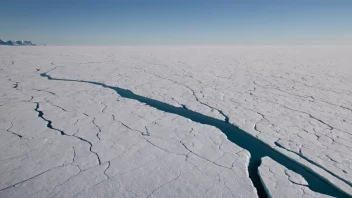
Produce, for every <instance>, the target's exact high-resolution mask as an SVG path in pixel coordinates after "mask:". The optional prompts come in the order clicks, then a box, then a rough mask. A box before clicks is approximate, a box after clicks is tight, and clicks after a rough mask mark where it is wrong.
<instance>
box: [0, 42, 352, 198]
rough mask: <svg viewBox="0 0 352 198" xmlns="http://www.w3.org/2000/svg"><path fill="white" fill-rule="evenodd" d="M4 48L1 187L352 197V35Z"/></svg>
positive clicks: (3, 192) (8, 193)
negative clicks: (304, 41)
mask: <svg viewBox="0 0 352 198" xmlns="http://www.w3.org/2000/svg"><path fill="white" fill-rule="evenodd" d="M0 57H1V58H0V77H1V78H0V83H1V87H0V90H1V92H0V93H1V98H0V135H1V138H0V141H1V144H0V160H1V163H0V172H1V176H0V197H257V196H258V195H259V196H260V197H265V196H267V195H269V196H270V195H271V196H274V197H277V196H275V195H278V194H275V193H279V194H280V192H282V189H281V188H278V187H277V186H276V187H273V188H272V189H273V190H272V192H274V193H269V194H267V192H268V189H270V188H269V187H270V185H271V184H268V183H267V181H268V179H269V180H272V182H277V181H281V180H282V181H283V180H284V179H283V178H278V177H276V176H268V171H269V170H270V169H269V170H267V169H266V168H265V167H267V166H268V165H270V166H271V165H272V166H277V167H280V169H279V168H278V169H275V171H277V172H274V173H273V174H274V175H279V176H280V174H282V173H283V172H288V171H289V173H290V174H291V175H294V178H295V179H297V178H299V181H302V182H305V183H304V185H303V186H298V187H297V185H291V183H290V182H289V181H291V180H287V179H286V180H285V182H286V183H285V182H283V183H282V184H281V182H280V185H282V186H283V188H290V190H287V191H285V192H292V197H295V196H296V194H295V195H293V194H294V193H295V192H297V193H298V194H297V195H304V196H324V194H326V195H329V196H336V197H350V196H352V154H351V151H352V131H351V126H352V66H351V63H352V47H348V46H346V47H334V46H329V47H325V46H320V47H308V46H306V47H298V46H297V47H270V46H266V47H255V46H252V47H215V46H214V47H205V46H204V47H137V46H136V47H0ZM263 157H264V158H263ZM261 159H265V160H263V164H262V165H261V166H260V163H261ZM264 162H266V163H264ZM265 164H266V165H267V166H264V165H265ZM270 166H269V167H270ZM258 170H260V171H259V172H260V173H261V175H260V177H259V175H258ZM269 172H270V171H269ZM270 174H271V173H270ZM263 175H264V176H263ZM266 176H268V177H266ZM262 182H264V185H263V183H262ZM286 184H289V185H286ZM302 189H304V192H309V193H308V194H302ZM277 190H278V191H277ZM280 190H281V191H280ZM269 192H270V191H269ZM299 193H301V194H299ZM288 196H290V194H289V195H288Z"/></svg>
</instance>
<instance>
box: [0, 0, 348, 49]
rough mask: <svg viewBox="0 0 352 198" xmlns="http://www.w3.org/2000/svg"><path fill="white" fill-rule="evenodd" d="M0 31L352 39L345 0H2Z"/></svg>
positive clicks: (155, 41) (129, 39)
mask: <svg viewBox="0 0 352 198" xmlns="http://www.w3.org/2000/svg"><path fill="white" fill-rule="evenodd" d="M0 39H3V40H10V39H11V40H31V41H32V42H33V43H37V44H41V43H43V44H44V43H45V44H49V45H290V44H294V45H296V44H299V45H303V44H307V45H311V44H321V45H335V44H337V45H339V44H349V45H351V44H352V0H99V1H97V0H3V1H2V2H1V4H0Z"/></svg>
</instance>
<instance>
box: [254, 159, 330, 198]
mask: <svg viewBox="0 0 352 198" xmlns="http://www.w3.org/2000/svg"><path fill="white" fill-rule="evenodd" d="M259 175H260V178H261V179H262V181H263V184H264V185H265V189H266V191H267V193H268V195H269V197H305V198H308V197H330V196H326V195H324V194H319V193H316V192H313V191H311V190H310V189H309V188H308V187H307V185H308V183H307V181H306V180H305V179H304V178H303V177H302V176H301V175H298V174H297V173H295V172H293V171H291V170H288V169H287V168H285V167H284V166H282V165H280V164H278V163H276V162H275V161H273V160H272V159H270V158H268V157H264V158H262V163H261V165H260V166H259Z"/></svg>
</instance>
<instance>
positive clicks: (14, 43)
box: [0, 39, 36, 46]
mask: <svg viewBox="0 0 352 198" xmlns="http://www.w3.org/2000/svg"><path fill="white" fill-rule="evenodd" d="M0 45H10V46H36V45H35V44H33V43H32V42H31V41H10V40H8V41H3V40H1V39H0Z"/></svg>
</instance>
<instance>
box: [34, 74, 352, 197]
mask: <svg viewBox="0 0 352 198" xmlns="http://www.w3.org/2000/svg"><path fill="white" fill-rule="evenodd" d="M41 76H42V77H46V78H48V79H49V80H55V81H67V82H79V83H88V84H92V85H98V86H102V87H104V88H107V89H112V90H114V91H115V92H116V93H117V94H118V95H120V96H121V97H123V98H127V99H132V100H136V101H139V102H141V103H145V104H147V105H149V106H151V107H153V108H156V109H158V110H160V111H163V112H167V113H172V114H176V115H179V116H182V117H184V118H188V119H190V120H192V121H194V122H197V123H201V124H206V125H210V126H214V127H216V128H218V129H219V130H221V131H222V132H223V133H224V134H225V135H226V136H227V138H228V139H229V140H230V141H231V142H233V143H235V144H236V145H238V146H240V147H242V148H244V149H246V150H247V151H249V152H250V153H251V158H250V161H249V166H248V172H249V178H250V179H251V180H252V182H253V184H254V186H255V188H256V189H257V193H258V196H259V197H268V195H267V193H266V192H265V189H264V187H263V184H262V183H261V181H260V178H259V175H258V167H259V165H260V162H261V161H260V160H261V158H262V157H265V156H268V157H270V158H271V159H273V160H275V161H276V162H278V163H280V164H281V165H283V166H285V167H286V168H288V169H290V170H292V171H294V172H296V173H298V174H300V175H301V176H302V177H304V178H305V179H306V181H307V182H308V183H309V185H308V187H309V188H310V189H311V190H312V191H315V192H318V193H322V194H326V195H330V196H333V197H351V196H350V195H348V194H346V193H344V192H342V191H341V190H339V189H337V188H336V187H334V186H333V185H331V184H329V183H327V182H326V181H325V180H324V179H322V178H321V177H320V176H319V175H317V174H315V173H314V172H311V171H309V170H308V169H306V168H305V167H304V166H302V165H300V164H299V163H297V162H295V161H293V160H291V159H290V158H288V157H286V156H285V155H283V154H281V153H279V152H277V151H276V150H274V149H272V148H271V147H270V146H268V145H266V144H264V143H263V142H261V141H260V140H259V139H257V138H255V137H253V136H251V135H249V134H248V133H247V132H245V131H243V130H241V129H239V128H238V127H236V126H234V125H232V124H230V123H228V120H226V121H223V120H219V119H216V118H212V117H209V116H206V115H203V114H200V113H198V112H195V111H192V110H190V109H188V108H184V107H175V106H172V105H170V104H167V103H164V102H161V101H158V100H154V99H152V98H147V97H144V96H141V95H138V94H135V93H133V92H132V91H130V90H127V89H122V88H119V87H112V86H108V85H106V84H104V83H100V82H93V81H86V80H71V79H60V78H53V77H51V76H50V75H48V74H47V73H42V74H41Z"/></svg>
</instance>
